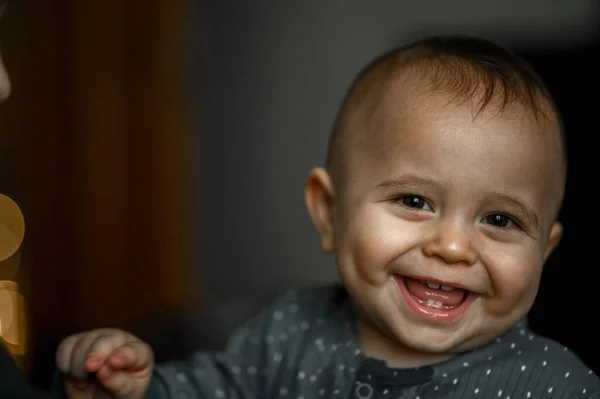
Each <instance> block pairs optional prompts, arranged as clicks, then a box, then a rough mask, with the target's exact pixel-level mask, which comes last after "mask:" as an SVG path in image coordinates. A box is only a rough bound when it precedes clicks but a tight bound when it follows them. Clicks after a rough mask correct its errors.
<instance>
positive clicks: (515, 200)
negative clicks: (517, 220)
mask: <svg viewBox="0 0 600 399" xmlns="http://www.w3.org/2000/svg"><path fill="white" fill-rule="evenodd" d="M492 198H495V199H498V200H500V201H503V202H509V203H511V204H512V205H513V206H515V207H517V208H519V209H520V210H521V212H523V213H524V214H525V216H527V219H529V221H530V222H531V224H532V225H533V228H534V229H537V228H538V225H539V219H538V216H537V214H536V213H535V212H534V211H533V210H532V209H531V208H529V207H528V206H527V205H525V203H524V202H523V201H521V200H520V199H519V198H517V197H513V196H511V195H506V194H502V193H492Z"/></svg>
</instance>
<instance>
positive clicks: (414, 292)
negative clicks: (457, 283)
mask: <svg viewBox="0 0 600 399" xmlns="http://www.w3.org/2000/svg"><path fill="white" fill-rule="evenodd" d="M404 284H405V285H406V289H407V290H408V292H409V293H410V295H411V296H412V297H413V298H414V299H415V300H416V301H417V302H419V303H420V304H421V305H423V306H429V307H431V308H435V309H445V310H450V309H456V308H457V307H459V306H460V305H461V304H462V303H463V302H464V301H465V300H466V299H467V297H468V296H469V292H470V291H467V290H465V289H462V288H458V287H453V286H451V285H444V284H438V283H432V282H429V281H426V280H420V279H419V280H417V279H414V278H411V277H406V276H405V277H404Z"/></svg>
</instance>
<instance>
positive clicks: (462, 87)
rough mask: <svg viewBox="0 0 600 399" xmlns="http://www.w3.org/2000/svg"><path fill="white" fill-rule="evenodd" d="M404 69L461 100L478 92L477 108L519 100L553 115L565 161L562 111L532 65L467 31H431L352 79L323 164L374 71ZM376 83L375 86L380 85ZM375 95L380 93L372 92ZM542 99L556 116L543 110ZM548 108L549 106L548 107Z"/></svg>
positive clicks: (367, 91) (386, 74)
mask: <svg viewBox="0 0 600 399" xmlns="http://www.w3.org/2000/svg"><path fill="white" fill-rule="evenodd" d="M405 68H411V71H414V72H416V73H417V76H421V77H425V78H427V80H428V82H429V83H430V84H431V85H432V89H433V90H443V91H448V92H450V93H451V94H452V95H454V96H455V98H463V99H465V100H467V99H471V98H473V97H474V96H478V97H477V98H479V99H480V108H479V112H481V111H482V110H483V109H484V108H485V107H487V106H488V105H489V104H490V103H492V102H493V103H494V105H495V106H497V107H498V108H499V109H500V110H503V109H505V108H506V107H507V106H509V105H511V104H512V103H515V102H518V103H520V104H521V105H523V106H524V108H525V109H526V110H528V111H529V112H530V113H531V114H532V115H533V116H534V117H535V118H536V120H537V121H539V119H540V118H548V117H552V116H553V117H556V120H557V122H558V124H559V125H560V126H559V128H560V135H561V137H560V140H561V145H562V152H563V154H562V155H563V160H565V162H566V151H565V142H564V141H565V138H564V132H563V130H564V129H563V127H562V122H561V118H560V114H559V112H558V109H557V108H556V105H555V103H554V100H553V99H552V96H551V95H550V92H549V91H548V89H547V87H546V85H545V84H544V82H543V81H542V79H541V78H540V77H539V76H538V75H537V73H536V72H535V70H534V69H533V67H532V66H531V65H529V63H527V62H526V61H525V60H524V59H522V58H521V57H519V56H517V55H516V54H514V53H512V52H511V51H509V50H507V49H505V48H503V47H501V46H499V45H497V44H495V43H493V42H491V41H489V40H486V39H482V38H477V37H473V36H465V35H451V36H435V37H430V38H426V39H422V40H419V41H416V42H413V43H411V44H409V45H406V46H402V47H399V48H395V49H393V50H391V51H389V52H387V53H385V54H384V55H382V56H380V57H378V58H377V59H375V60H374V61H373V62H371V63H370V64H369V65H368V66H367V67H366V68H365V69H364V70H363V71H362V72H361V73H360V74H359V75H358V76H357V78H356V79H355V80H354V82H353V83H352V85H351V86H350V89H349V90H348V92H347V93H346V97H345V99H344V101H343V104H342V106H341V108H340V111H339V113H338V115H337V118H336V121H335V123H334V126H333V130H332V133H331V136H330V139H329V146H328V150H327V159H326V164H327V165H328V166H330V164H331V162H332V158H333V154H334V151H336V149H335V148H336V147H337V144H336V142H337V141H338V140H339V138H340V136H341V133H342V132H341V131H342V130H344V120H345V118H347V116H348V113H350V111H351V110H352V108H353V107H356V106H358V105H359V104H360V103H362V102H363V101H364V99H365V97H367V96H369V95H372V93H374V91H375V90H374V89H373V87H371V86H372V85H373V82H372V81H376V80H377V79H378V78H377V77H373V76H374V75H378V74H379V75H380V76H383V79H384V80H386V79H390V78H392V77H393V76H395V75H398V74H399V73H402V72H404V70H405ZM385 83H387V81H384V82H377V83H376V84H375V86H377V87H376V88H375V89H377V88H380V87H381V85H382V84H385ZM375 95H377V96H379V95H380V93H375ZM543 102H545V103H546V104H547V105H549V108H550V109H551V110H552V111H553V114H554V115H546V114H545V113H544V106H543V105H542V103H543ZM546 109H547V108H546Z"/></svg>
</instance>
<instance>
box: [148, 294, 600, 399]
mask: <svg viewBox="0 0 600 399" xmlns="http://www.w3.org/2000/svg"><path fill="white" fill-rule="evenodd" d="M323 292H324V291H322V292H321V295H323ZM315 298H316V299H315ZM317 299H319V300H317ZM332 303H333V302H328V301H327V300H323V298H319V297H318V295H317V294H316V293H314V292H313V293H312V296H311V295H307V294H305V293H300V294H295V295H292V296H288V297H287V298H284V299H283V300H282V301H281V302H280V303H277V304H276V305H275V306H274V308H273V310H272V311H271V312H270V313H265V315H264V316H261V317H259V318H258V319H257V320H256V321H254V322H251V323H250V324H249V325H248V327H245V328H242V329H241V330H239V331H238V332H237V333H236V334H235V335H234V336H233V337H232V339H231V341H230V342H231V343H230V346H229V348H228V349H227V350H226V351H225V352H223V353H220V354H217V355H212V354H208V353H205V354H202V353H200V354H196V355H194V356H193V357H192V360H191V361H190V362H189V363H185V367H183V366H182V367H181V368H180V366H175V365H170V364H165V365H158V366H157V367H156V370H157V373H159V374H160V375H161V376H162V378H161V380H162V381H165V383H166V389H167V391H168V392H169V396H168V397H172V398H178V399H196V398H198V397H206V398H211V397H212V398H226V397H227V398H229V397H231V398H238V397H239V395H238V394H237V393H236V394H235V395H234V396H231V395H233V394H232V393H233V392H239V393H240V395H242V396H243V397H285V398H290V399H291V398H294V399H300V398H303V399H309V398H314V397H324V398H329V397H340V398H354V399H376V398H381V397H386V398H388V397H389V398H406V397H407V396H406V392H407V391H405V387H404V386H403V385H402V383H403V381H406V380H407V379H410V378H413V377H410V376H411V375H416V374H415V373H417V372H421V375H423V374H422V372H423V370H428V369H430V368H429V367H422V368H421V369H390V368H386V367H383V368H382V367H380V366H378V367H375V368H374V366H372V365H371V366H369V364H370V363H365V357H364V355H363V352H362V351H361V349H360V348H359V347H358V344H357V343H356V339H355V337H354V330H353V329H352V328H351V327H352V324H351V322H349V321H348V320H349V318H346V319H344V317H348V316H346V315H347V314H348V313H344V312H348V309H347V308H343V309H340V310H339V311H337V312H332V311H330V310H328V311H324V309H329V308H327V306H329V307H332V306H334V305H332ZM336 303H339V302H336ZM317 304H318V306H317ZM335 306H339V305H335ZM321 309H323V310H321ZM342 310H343V311H342ZM325 314H327V315H328V316H327V317H325V316H323V315H325ZM315 315H317V316H315ZM517 349H518V350H517ZM265 355H266V356H265ZM382 373H383V374H382ZM411 373H412V374H411ZM427 378H428V380H427V381H429V383H424V382H423V383H419V384H417V385H416V392H415V393H416V394H415V395H414V396H412V397H414V398H417V399H419V398H430V399H435V398H442V397H444V398H446V397H447V398H469V397H478V398H490V397H496V398H502V399H510V398H547V397H552V398H567V397H573V398H575V397H577V396H576V395H589V393H590V392H600V382H599V381H598V378H597V377H596V376H595V375H594V374H593V372H592V371H591V370H589V369H587V368H585V367H584V366H583V365H582V364H581V363H580V362H579V361H578V359H577V358H576V357H575V356H574V355H572V353H571V352H570V351H569V350H567V349H566V348H564V347H563V346H559V345H557V344H556V343H554V342H551V341H549V340H546V339H544V338H542V337H538V336H536V335H535V334H533V333H531V332H530V331H529V330H528V329H527V327H526V326H525V325H523V324H522V323H520V324H519V326H518V327H516V328H515V329H513V330H511V331H510V332H509V333H507V334H506V335H505V336H503V337H498V338H497V339H496V340H495V341H493V343H492V344H490V345H488V346H487V347H485V348H484V349H482V350H481V351H480V352H479V351H475V352H473V353H467V354H464V355H460V356H458V357H457V358H456V359H451V360H449V361H447V362H445V363H443V364H441V365H440V366H435V367H433V371H432V375H430V376H429V377H427ZM383 381H387V382H385V383H384V382H383ZM265 386H266V387H272V388H270V389H272V391H270V392H263V391H261V390H260V389H261V387H265ZM151 387H152V385H151ZM198 390H201V391H202V393H201V394H199V393H198ZM584 397H585V396H584Z"/></svg>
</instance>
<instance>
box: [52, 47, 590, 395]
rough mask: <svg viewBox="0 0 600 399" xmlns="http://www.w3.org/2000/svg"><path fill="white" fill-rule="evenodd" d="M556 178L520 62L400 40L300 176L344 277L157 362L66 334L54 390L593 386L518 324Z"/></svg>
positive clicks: (530, 79) (117, 344)
mask: <svg viewBox="0 0 600 399" xmlns="http://www.w3.org/2000/svg"><path fill="white" fill-rule="evenodd" d="M565 175H566V154H565V146H564V132H563V129H562V125H561V121H560V117H559V114H558V111H557V109H556V107H555V105H554V102H553V100H552V98H551V96H550V94H549V93H548V91H547V90H546V88H545V86H544V84H543V83H542V82H541V81H540V80H539V78H538V77H537V76H536V74H535V73H534V72H533V71H532V70H531V68H530V67H529V66H528V65H527V64H526V63H525V62H524V61H523V60H521V59H519V58H518V57H517V56H515V55H513V54H511V53H510V52H508V51H506V50H504V49H502V48H501V47H498V46H497V45H495V44H493V43H490V42H488V41H486V40H481V39H477V38H471V37H436V38H429V39H426V40H421V41H419V42H416V43H413V44H411V45H409V46H406V47H403V48H400V49H397V50H394V51H392V52H390V53H388V54H386V55H384V56H382V57H380V58H379V59H377V60H376V61H375V62H374V63H372V64H371V65H370V66H369V67H368V68H367V69H366V70H365V71H364V72H363V73H362V74H361V75H360V76H359V78H358V79H357V80H356V82H355V83H354V84H353V85H352V87H351V88H350V90H349V92H348V95H347V97H346V99H345V101H344V103H343V106H342V108H341V111H340V114H339V116H338V118H337V121H336V124H335V127H334V130H333V135H332V137H331V141H330V146H329V152H328V159H327V168H326V169H323V168H316V169H314V170H312V171H311V172H310V175H309V177H308V181H307V183H306V190H305V199H306V204H307V207H308V210H309V213H310V215H311V217H312V220H313V222H314V224H315V226H316V228H317V230H318V231H319V233H320V237H321V246H322V248H323V250H324V251H327V252H333V253H335V256H336V262H337V267H338V270H339V273H340V276H341V278H342V281H343V286H330V287H323V288H317V289H313V290H308V291H303V292H293V293H289V294H287V295H285V296H283V298H281V299H280V300H279V301H277V302H276V303H275V304H274V305H273V306H272V307H271V308H270V309H268V310H266V311H264V312H263V313H262V314H261V315H260V316H258V317H257V318H256V319H254V320H253V321H251V322H250V323H248V324H247V325H246V326H244V327H243V328H241V329H240V330H239V331H237V332H236V333H235V334H234V336H233V337H232V339H231V341H230V343H229V345H228V347H227V348H226V349H225V351H223V352H222V353H216V354H212V353H196V354H194V355H192V356H191V357H190V358H189V360H188V361H186V362H173V363H170V364H164V365H155V364H154V363H153V361H152V351H151V349H150V347H149V346H148V345H147V344H146V343H144V342H141V341H140V340H139V339H138V338H136V337H135V336H133V335H131V334H128V333H126V332H124V331H119V330H109V329H101V330H94V331H90V332H85V333H82V334H77V335H74V336H71V337H68V338H67V339H65V340H64V341H63V342H62V343H61V345H60V347H59V349H58V351H57V363H58V367H59V369H60V371H61V372H62V373H63V378H64V384H62V381H61V384H58V386H59V387H60V389H62V387H63V386H64V390H65V393H66V395H67V396H68V397H69V398H71V399H79V398H91V397H112V398H118V399H141V398H173V399H186V398H187V399H192V398H274V397H291V398H305V399H308V398H316V397H327V398H337V397H339V398H365V399H366V398H417V399H418V398H471V397H474V398H477V397H485V398H492V397H493V398H540V397H553V398H600V380H599V379H598V378H597V377H596V376H595V375H594V374H593V373H592V371H591V370H589V369H588V368H587V367H586V366H585V365H584V364H583V363H582V362H581V361H580V360H579V359H578V358H577V357H576V356H575V355H574V354H573V353H572V352H570V351H569V350H568V349H567V348H565V347H563V346H562V345H560V344H558V343H556V342H553V341H551V340H549V339H546V338H543V337H541V336H539V335H536V334H534V333H532V332H531V331H530V330H528V328H527V324H526V320H525V317H526V315H527V313H528V311H529V310H530V308H531V306H532V304H533V302H534V299H535V297H536V293H537V291H538V286H539V282H540V276H541V272H542V267H543V264H544V262H545V261H546V259H547V258H548V256H549V255H550V254H551V253H552V250H553V249H554V248H555V247H556V245H557V244H558V242H559V240H560V238H561V234H562V227H561V224H560V223H559V222H558V221H557V220H556V218H557V214H558V211H559V209H560V206H561V201H562V197H563V191H564V187H565ZM94 395H97V396H94ZM100 395H107V396H100Z"/></svg>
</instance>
